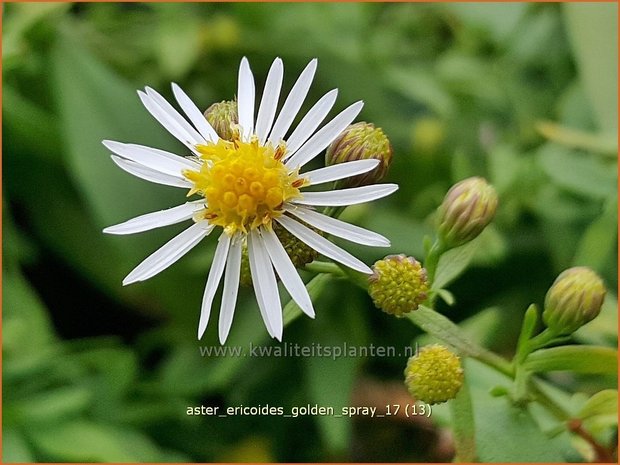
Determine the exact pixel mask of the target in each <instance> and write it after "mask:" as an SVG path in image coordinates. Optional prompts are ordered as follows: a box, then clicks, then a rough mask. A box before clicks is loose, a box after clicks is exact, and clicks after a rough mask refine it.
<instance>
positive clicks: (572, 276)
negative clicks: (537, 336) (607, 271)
mask: <svg viewBox="0 0 620 465" xmlns="http://www.w3.org/2000/svg"><path fill="white" fill-rule="evenodd" d="M606 292H607V291H606V289H605V285H604V284H603V280H602V279H601V278H600V277H599V276H598V275H597V274H596V273H595V272H594V271H592V270H591V269H590V268H587V267H584V266H577V267H574V268H569V269H568V270H565V271H563V272H562V273H560V275H559V276H558V277H557V279H556V280H555V282H554V283H553V285H552V286H551V287H550V288H549V291H548V292H547V296H546V297H545V310H544V311H543V321H544V323H545V325H547V327H548V328H549V329H550V330H551V331H554V332H556V333H557V334H571V333H572V332H574V331H576V330H577V329H579V328H580V327H581V326H583V325H585V324H586V323H588V322H589V321H591V320H593V319H594V318H596V317H597V316H598V314H599V313H600V311H601V306H602V305H603V300H605V293H606Z"/></svg>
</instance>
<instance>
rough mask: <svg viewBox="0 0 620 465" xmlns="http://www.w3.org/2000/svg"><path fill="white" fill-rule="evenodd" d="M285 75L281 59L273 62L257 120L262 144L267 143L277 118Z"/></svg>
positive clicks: (257, 132)
mask: <svg viewBox="0 0 620 465" xmlns="http://www.w3.org/2000/svg"><path fill="white" fill-rule="evenodd" d="M283 75H284V65H283V64H282V60H281V59H280V58H276V59H275V60H273V64H272V65H271V68H270V69H269V74H267V80H266V81H265V88H264V90H263V97H262V99H261V102H260V106H259V108H258V116H257V118H256V135H257V136H258V140H259V142H260V143H261V144H264V143H265V140H266V139H267V136H268V135H269V131H270V130H271V125H272V124H273V119H274V118H275V116H276V110H277V108H278V99H279V98H280V90H281V89H282V77H283Z"/></svg>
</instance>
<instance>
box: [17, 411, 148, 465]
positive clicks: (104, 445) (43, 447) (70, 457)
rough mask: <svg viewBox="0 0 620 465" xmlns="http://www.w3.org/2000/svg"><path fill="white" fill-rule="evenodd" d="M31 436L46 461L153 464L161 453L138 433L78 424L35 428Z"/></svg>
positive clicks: (87, 422) (100, 425)
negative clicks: (47, 459)
mask: <svg viewBox="0 0 620 465" xmlns="http://www.w3.org/2000/svg"><path fill="white" fill-rule="evenodd" d="M29 436H30V437H31V439H32V441H33V442H34V443H35V444H36V446H37V449H39V450H40V451H41V452H42V453H43V454H45V457H47V458H49V459H50V460H51V461H59V462H151V461H157V459H158V458H159V451H158V449H157V447H156V446H155V444H153V443H152V442H151V440H150V439H148V438H147V437H146V436H144V435H142V434H140V433H137V432H136V431H134V430H131V429H128V428H125V427H119V426H108V425H104V424H97V423H93V422H90V421H86V420H76V421H72V422H65V423H60V424H55V425H54V426H53V427H50V428H35V429H32V430H31V431H30V432H29Z"/></svg>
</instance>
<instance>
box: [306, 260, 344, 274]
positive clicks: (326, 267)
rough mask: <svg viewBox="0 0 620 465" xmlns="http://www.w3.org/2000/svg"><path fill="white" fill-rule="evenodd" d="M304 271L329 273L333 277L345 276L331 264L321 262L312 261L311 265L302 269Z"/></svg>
mask: <svg viewBox="0 0 620 465" xmlns="http://www.w3.org/2000/svg"><path fill="white" fill-rule="evenodd" d="M304 269H305V270H306V271H310V272H311V273H317V274H319V273H329V274H333V275H335V276H341V277H344V276H345V272H344V271H343V270H342V268H340V267H339V266H338V265H336V264H335V263H333V262H321V261H316V260H315V261H313V262H312V263H308V264H306V266H305V267H304Z"/></svg>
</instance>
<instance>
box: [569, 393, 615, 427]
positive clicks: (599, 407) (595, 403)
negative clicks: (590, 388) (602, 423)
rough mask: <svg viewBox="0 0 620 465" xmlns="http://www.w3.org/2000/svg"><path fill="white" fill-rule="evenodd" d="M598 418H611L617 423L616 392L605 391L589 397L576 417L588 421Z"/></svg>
mask: <svg viewBox="0 0 620 465" xmlns="http://www.w3.org/2000/svg"><path fill="white" fill-rule="evenodd" d="M598 416H611V417H612V418H613V419H614V420H615V421H616V422H617V421H618V391H617V390H616V389H605V390H603V391H600V392H597V393H596V394H594V395H593V396H592V397H590V398H589V399H588V400H587V401H586V403H585V405H584V406H583V407H582V408H581V410H580V411H579V413H578V414H577V417H578V418H580V419H582V420H588V419H590V418H593V417H598Z"/></svg>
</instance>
